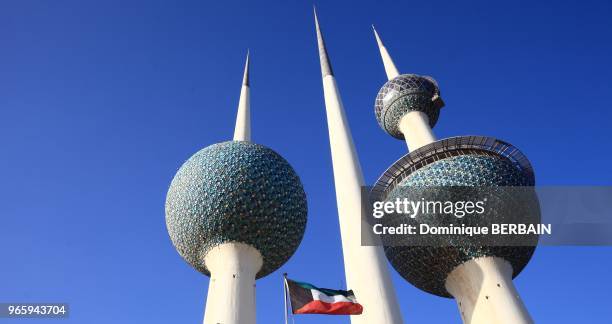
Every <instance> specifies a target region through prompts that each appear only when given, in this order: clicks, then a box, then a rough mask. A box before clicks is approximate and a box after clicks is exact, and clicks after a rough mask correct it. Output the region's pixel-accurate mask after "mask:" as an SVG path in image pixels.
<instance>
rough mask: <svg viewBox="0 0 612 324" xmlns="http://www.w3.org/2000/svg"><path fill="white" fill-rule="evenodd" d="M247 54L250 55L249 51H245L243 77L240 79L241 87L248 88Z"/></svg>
mask: <svg viewBox="0 0 612 324" xmlns="http://www.w3.org/2000/svg"><path fill="white" fill-rule="evenodd" d="M249 54H250V50H249V49H247V54H246V62H245V64H244V75H243V77H242V85H245V86H247V87H248V86H249Z"/></svg>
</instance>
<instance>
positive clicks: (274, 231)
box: [166, 55, 307, 324]
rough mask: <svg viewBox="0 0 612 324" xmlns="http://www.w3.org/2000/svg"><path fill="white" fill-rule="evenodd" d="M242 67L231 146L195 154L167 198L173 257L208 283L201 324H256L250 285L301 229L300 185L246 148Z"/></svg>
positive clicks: (276, 159)
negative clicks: (179, 259) (194, 270)
mask: <svg viewBox="0 0 612 324" xmlns="http://www.w3.org/2000/svg"><path fill="white" fill-rule="evenodd" d="M249 91H250V90H249V60H248V55H247V62H246V66H245V69H244V77H243V82H242V90H241V92H240V101H239V104H238V116H237V119H236V128H235V132H234V139H233V140H232V141H227V142H222V143H217V144H213V145H210V146H208V147H205V148H203V149H202V150H200V151H198V152H197V153H195V154H194V155H193V156H192V157H191V158H189V159H188V160H187V161H186V162H185V163H184V164H183V165H182V166H181V167H180V169H179V170H178V172H177V173H176V175H175V176H174V179H172V183H171V184H170V189H169V190H168V195H167V198H166V225H167V227H168V233H169V234H170V238H171V239H172V243H173V244H174V246H175V248H176V250H177V251H178V253H179V254H180V255H181V257H183V259H185V261H187V263H189V264H190V265H191V266H192V267H193V268H195V269H196V270H198V271H199V272H201V273H203V274H205V275H207V276H210V282H209V288H208V296H207V298H206V309H205V314H204V324H217V323H223V324H252V323H255V280H256V279H258V278H262V277H264V276H266V275H268V274H270V273H272V272H274V271H275V270H277V269H278V268H279V267H281V266H282V265H283V264H284V263H285V262H287V260H289V258H290V257H291V256H292V255H293V253H294V252H295V250H296V249H297V248H298V246H299V244H300V242H301V240H302V237H303V236H304V230H305V228H306V215H307V206H306V194H305V193H304V189H303V187H302V183H301V181H300V178H299V177H298V175H297V174H296V173H295V171H294V170H293V168H292V167H291V166H290V165H289V163H287V161H286V160H285V159H284V158H283V157H281V156H280V155H279V154H277V153H276V152H274V151H273V150H271V149H269V148H267V147H265V146H263V145H260V144H255V143H253V142H251V129H250V112H249Z"/></svg>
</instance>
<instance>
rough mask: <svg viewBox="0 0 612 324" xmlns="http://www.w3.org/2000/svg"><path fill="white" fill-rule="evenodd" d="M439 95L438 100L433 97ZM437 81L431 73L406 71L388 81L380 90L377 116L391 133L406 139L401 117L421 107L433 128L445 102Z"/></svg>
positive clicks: (376, 109) (382, 125) (375, 107)
mask: <svg viewBox="0 0 612 324" xmlns="http://www.w3.org/2000/svg"><path fill="white" fill-rule="evenodd" d="M434 98H438V100H432V99H434ZM439 98H440V89H439V88H438V85H437V83H436V81H435V80H434V79H433V78H431V77H428V76H420V75H416V74H402V75H400V76H397V77H396V78H394V79H392V80H389V81H387V83H385V84H384V85H383V87H382V88H381V89H380V91H379V92H378V95H377V96H376V102H375V104H374V112H375V114H376V120H377V121H378V124H379V125H380V127H382V129H383V130H384V131H385V132H387V133H388V134H389V135H391V136H393V137H395V138H398V139H404V135H403V134H402V132H400V130H399V122H400V120H401V118H402V117H403V116H404V115H406V113H407V112H409V111H421V112H423V113H425V114H426V115H427V117H428V118H429V125H430V126H431V127H432V128H433V127H434V125H435V124H436V122H437V121H438V116H439V115H440V108H442V106H443V105H444V104H443V102H442V100H441V99H439Z"/></svg>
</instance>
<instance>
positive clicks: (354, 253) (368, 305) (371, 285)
mask: <svg viewBox="0 0 612 324" xmlns="http://www.w3.org/2000/svg"><path fill="white" fill-rule="evenodd" d="M314 15H315V25H316V32H317V42H318V47H319V59H320V61H321V73H322V77H323V94H324V97H325V108H326V113H327V126H328V130H329V144H330V147H331V155H332V164H333V170H334V183H335V189H336V202H337V205H338V218H339V221H340V235H341V238H342V252H343V256H344V271H345V274H346V284H347V286H348V287H349V288H350V289H352V290H353V291H354V292H355V296H356V297H357V299H358V300H359V303H360V304H362V305H363V313H362V314H361V315H358V316H351V323H353V324H372V323H376V324H401V323H403V320H402V316H401V313H400V310H399V305H398V303H397V299H396V296H395V289H394V287H393V284H392V282H391V278H390V275H389V269H388V268H387V263H386V261H385V257H384V251H383V250H382V248H381V247H380V246H362V245H361V222H362V218H361V213H362V210H361V207H362V204H361V188H362V187H363V186H364V181H363V174H362V172H361V166H360V165H359V158H358V157H357V152H356V150H355V145H354V144H353V138H352V135H351V130H350V127H349V124H348V121H347V119H346V116H345V113H344V106H343V105H342V99H341V98H340V93H339V91H338V87H337V85H336V79H335V77H334V73H333V70H332V67H331V63H330V61H329V56H328V55H327V50H326V48H325V42H324V41H323V35H322V34H321V29H320V27H319V21H318V19H317V13H316V11H315V13H314ZM366 225H367V224H366Z"/></svg>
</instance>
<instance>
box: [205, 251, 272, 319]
mask: <svg viewBox="0 0 612 324" xmlns="http://www.w3.org/2000/svg"><path fill="white" fill-rule="evenodd" d="M204 262H205V264H206V268H207V269H208V270H209V271H210V274H211V275H210V282H209V286H208V296H207V297H206V309H205V311H204V324H219V323H222V324H255V276H256V275H257V272H258V271H259V270H260V269H261V266H262V265H263V258H262V256H261V254H260V253H259V251H257V250H256V249H255V248H253V247H252V246H250V245H247V244H243V243H225V244H222V245H220V246H217V247H215V248H214V249H212V250H211V251H210V252H208V254H207V255H206V257H205V258H204Z"/></svg>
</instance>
